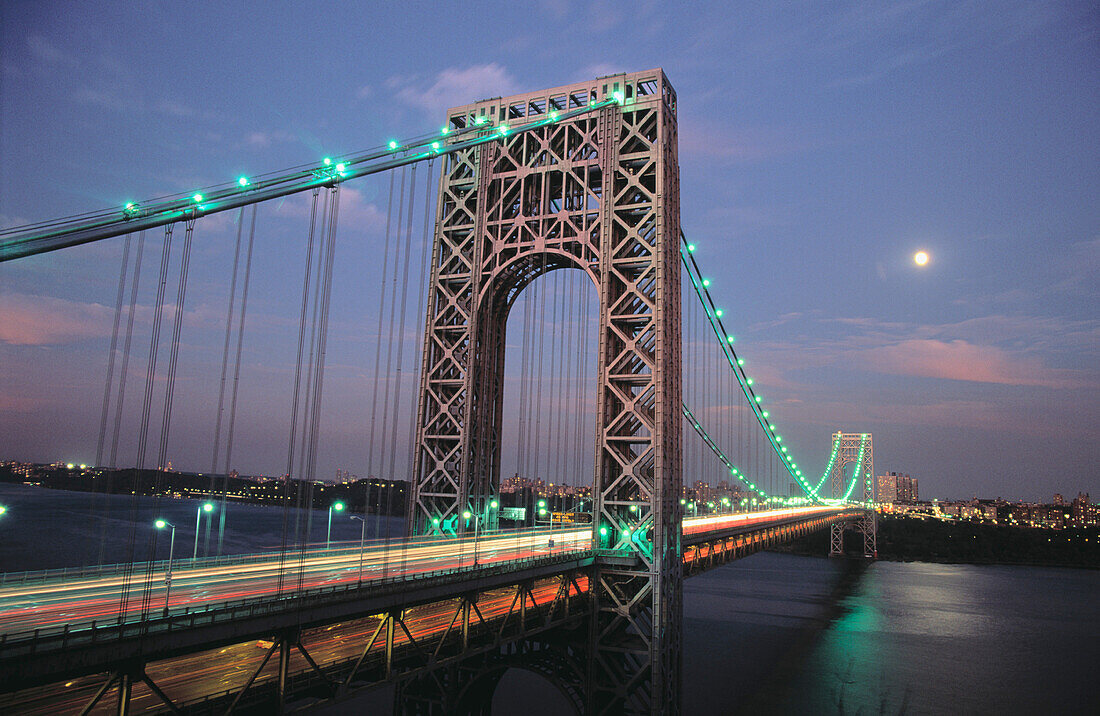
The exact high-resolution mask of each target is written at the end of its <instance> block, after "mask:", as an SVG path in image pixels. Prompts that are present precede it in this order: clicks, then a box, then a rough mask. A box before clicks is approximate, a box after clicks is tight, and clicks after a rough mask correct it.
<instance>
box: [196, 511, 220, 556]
mask: <svg viewBox="0 0 1100 716" xmlns="http://www.w3.org/2000/svg"><path fill="white" fill-rule="evenodd" d="M213 511H214V503H212V502H204V503H202V504H201V505H199V506H198V507H196V508H195V549H194V550H193V551H192V552H191V559H192V560H193V559H195V558H197V557H198V556H199V520H200V519H201V518H202V513H203V512H206V513H210V512H213Z"/></svg>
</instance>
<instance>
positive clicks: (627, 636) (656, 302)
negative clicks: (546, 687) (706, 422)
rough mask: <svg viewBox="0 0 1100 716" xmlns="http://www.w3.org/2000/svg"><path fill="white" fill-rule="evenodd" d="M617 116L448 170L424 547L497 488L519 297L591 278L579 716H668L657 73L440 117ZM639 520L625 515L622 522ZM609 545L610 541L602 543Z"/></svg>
mask: <svg viewBox="0 0 1100 716" xmlns="http://www.w3.org/2000/svg"><path fill="white" fill-rule="evenodd" d="M616 93H622V100H623V104H622V105H621V106H620V105H619V104H617V103H616V104H612V105H609V106H606V107H604V108H603V109H601V110H600V111H599V112H598V113H596V114H590V115H587V116H579V117H575V118H572V119H569V120H567V121H560V122H557V123H555V124H553V125H547V126H545V127H543V128H540V129H538V130H535V131H531V132H528V133H526V134H525V135H523V136H521V137H520V136H517V137H514V138H510V139H509V140H507V141H505V142H502V143H497V144H492V145H488V144H487V145H482V146H479V147H476V148H471V149H469V150H463V151H456V152H453V153H451V154H449V155H448V156H447V159H446V161H445V162H444V166H443V171H442V175H441V177H440V184H439V204H438V211H437V215H436V230H435V242H434V251H433V259H432V277H431V282H430V288H429V296H428V309H427V313H426V317H425V321H426V323H425V336H424V351H423V360H422V365H423V370H422V374H421V384H420V403H419V412H418V418H417V446H416V460H415V471H416V474H415V479H414V494H413V499H412V500H411V501H410V515H409V518H410V519H409V524H410V529H411V530H412V531H413V532H414V533H416V534H430V533H439V532H456V531H458V532H461V531H463V530H464V529H466V528H467V526H466V524H465V521H464V520H462V519H460V516H461V515H462V514H463V513H464V512H466V511H467V510H468V511H470V512H472V513H473V514H475V515H479V516H482V519H484V516H486V515H487V505H488V504H489V502H490V500H492V499H493V498H494V497H495V496H496V494H497V490H498V487H499V484H500V454H501V444H500V436H501V422H502V413H503V375H504V353H505V341H504V339H505V326H506V323H507V318H508V312H509V310H510V308H511V307H512V305H513V304H514V302H515V300H516V298H517V296H518V295H519V293H520V292H521V291H522V290H523V289H524V288H525V287H526V286H527V285H529V284H530V283H531V282H532V281H533V280H534V279H535V278H537V277H538V276H540V275H542V274H544V273H546V272H549V271H552V270H557V269H562V268H574V269H579V270H581V271H584V272H585V274H586V275H588V276H589V278H590V279H591V281H592V283H593V284H594V285H595V286H596V287H597V291H598V294H599V306H600V329H599V331H600V332H599V346H598V357H597V364H598V373H597V374H598V383H597V386H596V388H597V394H596V408H597V416H598V417H597V426H596V432H597V435H596V459H595V474H594V476H593V487H594V489H593V495H594V508H593V509H594V514H595V519H594V520H593V526H592V529H593V539H594V540H596V542H595V543H596V544H600V545H601V547H602V548H603V549H604V550H605V553H606V555H607V556H609V557H610V556H613V557H614V558H615V561H614V563H611V562H608V563H606V564H604V565H603V567H602V568H601V569H600V570H598V572H597V575H598V576H597V577H596V579H595V584H594V591H595V595H596V600H597V604H598V605H599V607H598V609H597V614H596V616H595V617H594V618H593V623H592V625H591V630H592V632H591V639H592V641H591V642H590V645H589V646H590V649H591V652H592V654H593V659H592V664H591V669H590V672H589V675H588V681H589V684H590V686H591V692H590V694H589V697H590V699H591V701H590V703H589V707H588V708H589V711H590V712H592V713H602V712H605V711H626V712H630V713H657V712H660V713H676V712H678V711H679V693H680V658H681V657H680V624H681V620H682V616H681V606H680V591H681V589H680V587H681V579H682V577H681V561H680V552H681V550H680V522H681V511H680V504H679V497H680V491H681V481H682V478H681V448H680V439H681V430H680V405H681V388H680V371H681V366H680V353H681V339H680V297H679V291H680V274H679V271H680V264H679V237H680V216H679V169H678V164H677V149H676V147H677V142H676V94H675V91H674V90H673V89H672V87H671V85H669V83H668V80H667V79H666V78H665V76H664V73H663V72H662V71H661V70H651V71H648V72H639V73H632V74H621V75H614V76H610V77H605V78H601V79H598V80H594V81H592V82H585V83H581V84H576V85H570V86H567V87H559V88H555V89H551V90H545V91H541V92H533V93H529V94H525V95H517V96H514V97H508V98H504V99H494V100H486V101H483V102H478V103H475V104H472V105H467V106H464V107H457V108H454V109H452V110H450V112H449V114H448V118H449V126H451V127H452V128H454V129H462V128H464V127H466V126H468V125H469V123H471V122H473V121H475V119H476V118H478V117H483V116H484V117H488V122H489V123H490V124H493V123H499V122H508V121H512V119H516V121H520V120H519V117H524V118H525V119H526V121H529V120H530V119H531V117H532V116H536V117H537V116H540V114H541V113H546V112H550V111H555V110H563V111H564V110H568V109H570V108H572V107H576V106H583V105H585V104H589V103H593V102H595V103H597V104H598V103H600V102H603V101H605V100H606V99H607V98H609V97H613V96H614V95H615V94H616ZM631 508H633V509H631ZM601 528H603V534H604V535H606V537H602V538H601Z"/></svg>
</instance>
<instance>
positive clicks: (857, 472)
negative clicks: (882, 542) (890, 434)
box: [829, 432, 878, 558]
mask: <svg viewBox="0 0 1100 716" xmlns="http://www.w3.org/2000/svg"><path fill="white" fill-rule="evenodd" d="M833 453H834V454H835V455H836V460H835V461H834V462H833V467H832V470H831V471H830V473H829V490H830V492H831V493H832V496H833V497H835V498H838V499H839V498H845V499H848V500H852V501H856V502H862V503H863V504H864V505H866V506H867V507H868V510H867V511H866V513H864V514H863V515H862V516H861V517H860V518H859V519H858V520H856V522H855V528H856V529H857V530H859V532H860V534H862V535H863V556H864V557H872V558H874V557H877V556H878V523H877V521H876V520H875V512H874V510H872V509H870V506H871V503H873V502H874V500H875V492H874V486H873V483H872V480H873V479H874V478H873V475H874V474H875V450H874V444H873V441H872V439H871V433H843V432H836V433H834V434H833ZM849 464H851V465H852V473H851V477H850V478H845V467H846V466H847V465H849ZM853 482H854V483H855V484H852V483H853ZM849 485H851V489H850V490H849ZM846 524H847V523H845V522H834V523H833V526H832V528H831V529H830V538H829V554H830V555H841V554H844V529H845V526H846Z"/></svg>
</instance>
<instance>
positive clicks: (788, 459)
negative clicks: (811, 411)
mask: <svg viewBox="0 0 1100 716" xmlns="http://www.w3.org/2000/svg"><path fill="white" fill-rule="evenodd" d="M680 241H681V246H680V259H681V261H682V262H683V265H684V269H685V271H686V274H687V276H688V279H689V280H690V281H691V285H692V288H693V289H694V291H695V295H696V297H697V298H698V299H699V303H700V305H701V306H702V307H703V312H704V313H705V314H706V317H707V322H708V324H709V325H710V327H711V330H712V331H713V332H714V336H715V338H716V339H717V340H718V345H719V348H720V349H721V351H722V355H723V356H724V357H725V359H726V362H727V363H728V364H729V367H730V369H731V370H732V371H733V375H734V376H735V377H736V378H737V382H738V385H739V386H740V388H741V392H742V393H743V394H744V396H745V399H746V400H747V401H748V405H749V407H750V408H751V409H752V412H753V415H754V416H755V418H756V421H757V423H758V424H759V425H760V428H761V430H763V432H764V436H765V437H766V438H767V440H768V444H769V445H770V446H771V448H772V450H773V451H774V452H775V454H776V456H777V457H778V458H779V461H780V464H782V465H783V466H784V468H785V469H786V471H787V473H788V474H789V475H790V476H791V478H792V479H794V480H795V482H796V483H797V484H798V485H799V487H800V488H801V489H802V491H803V492H805V493H806V496H807V497H809V498H810V499H811V500H814V501H820V500H821V499H822V498H821V497H820V494H819V493H820V491H821V487H822V486H823V485H824V484H825V481H826V480H827V479H828V476H829V473H830V472H831V471H832V469H833V465H834V463H835V462H836V457H837V450H838V444H837V443H834V444H833V449H832V454H831V455H830V456H829V462H828V465H827V466H826V468H825V471H824V473H823V474H822V476H821V479H820V480H819V481H818V483H817V484H816V485H814V486H811V485H810V484H809V482H807V481H806V479H805V477H804V476H803V474H802V470H801V469H800V468H799V467H798V463H797V462H795V460H794V457H793V455H792V454H791V451H790V449H789V448H788V447H787V446H786V445H783V444H782V443H783V436H782V435H780V434H779V433H778V432H777V428H776V426H775V422H774V420H773V419H772V416H771V414H770V413H769V411H767V410H764V408H763V405H762V402H763V398H762V396H760V395H757V394H756V391H755V390H754V388H753V383H754V381H753V379H752V378H751V377H749V375H748V374H747V373H746V372H745V368H744V366H745V359H744V358H741V357H739V356H738V355H737V352H736V351H735V350H734V348H733V344H734V342H735V338H734V336H733V334H732V333H728V332H727V331H726V327H725V325H724V324H723V322H722V313H723V311H722V309H721V308H718V307H717V306H716V305H715V302H714V299H713V297H712V296H711V293H710V290H709V289H710V279H707V278H704V277H703V274H702V272H701V271H700V269H699V264H698V262H697V261H696V259H695V249H696V247H695V244H693V243H689V242H688V240H687V237H686V236H685V235H684V233H683V232H682V231H681V233H680ZM684 409H685V411H686V410H687V406H684ZM685 415H686V413H685ZM689 420H690V421H693V423H694V424H693V427H695V424H697V422H698V421H695V420H694V418H689ZM696 431H697V432H698V431H699V428H696ZM704 441H706V442H708V445H710V444H711V443H712V442H713V441H712V440H710V438H709V436H708V437H707V438H704ZM711 449H712V450H715V449H716V446H712V447H711ZM724 462H725V460H724ZM861 464H862V463H861ZM729 466H730V467H733V466H732V464H730V465H729ZM857 473H858V470H857ZM732 474H734V475H738V474H739V473H736V472H735V473H732ZM854 484H855V483H854V481H853V483H852V484H851V485H849V487H848V491H847V494H846V495H845V497H844V499H845V500H846V499H847V498H848V496H850V495H851V493H852V489H853V488H854Z"/></svg>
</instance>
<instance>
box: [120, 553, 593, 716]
mask: <svg viewBox="0 0 1100 716" xmlns="http://www.w3.org/2000/svg"><path fill="white" fill-rule="evenodd" d="M588 583H589V580H588V577H587V575H585V574H584V573H582V572H576V571H570V572H565V573H563V574H561V575H559V576H558V577H555V578H554V579H552V580H550V579H544V580H537V581H535V580H528V581H524V582H520V583H518V584H515V585H512V586H511V587H508V588H507V589H509V590H511V592H512V599H511V600H510V604H511V606H510V607H509V608H508V609H507V610H506V611H503V612H502V613H486V612H485V611H484V609H483V608H482V607H481V606H480V604H479V603H480V602H481V601H482V600H483V599H484V596H485V595H484V594H479V593H477V592H470V593H467V594H463V595H461V596H460V597H456V598H455V599H453V600H449V601H450V603H451V613H450V617H449V619H448V620H447V627H446V628H445V629H442V630H439V631H433V632H430V633H418V628H417V626H416V624H415V622H416V620H417V619H418V618H420V617H421V616H422V613H423V612H422V611H421V609H422V608H429V607H432V606H433V605H430V604H426V605H421V607H413V608H409V609H399V610H393V611H389V612H386V613H384V614H380V615H378V616H376V617H372V618H370V619H368V620H365V626H367V628H366V629H365V630H364V636H363V642H362V647H361V649H360V650H359V652H358V654H357V655H355V656H349V657H347V658H340V659H337V660H335V661H331V662H327V663H318V662H317V661H315V660H314V658H313V657H312V655H311V654H310V652H309V650H308V649H307V646H306V645H307V644H308V643H309V641H310V636H311V633H310V632H300V631H297V630H292V631H288V632H286V633H284V634H275V635H273V636H272V640H273V641H272V645H271V647H270V648H269V649H268V651H267V654H266V655H265V656H264V659H263V660H262V661H261V663H260V665H259V667H258V668H257V669H256V670H255V671H254V672H253V673H252V674H251V676H250V678H249V679H248V681H247V683H245V685H244V686H243V687H242V688H240V689H239V690H237V691H235V692H233V693H231V694H227V695H225V696H224V697H218V698H216V699H213V700H208V701H207V703H206V710H210V708H213V707H215V706H217V704H218V703H219V702H220V703H221V704H222V705H221V707H220V708H221V709H224V713H226V714H227V715H228V714H231V713H234V712H236V711H237V710H239V709H245V710H254V709H258V708H263V709H266V710H270V711H273V712H277V711H281V710H282V709H283V708H284V705H285V704H286V702H287V701H288V700H291V701H292V700H293V699H295V698H297V697H300V696H301V695H302V694H305V693H308V694H309V695H310V696H313V697H323V698H328V699H332V700H335V701H341V700H344V699H346V698H348V697H351V696H353V695H355V694H357V693H359V692H361V691H363V690H366V689H371V688H375V687H377V686H380V685H381V684H383V683H386V682H394V681H396V682H398V683H399V684H401V683H406V682H409V680H410V679H412V680H416V679H419V678H420V677H423V678H427V679H435V678H442V677H439V676H438V674H437V672H440V673H442V672H445V671H446V670H447V669H450V668H452V667H456V666H460V665H461V664H463V663H464V662H467V661H469V660H470V659H472V658H476V657H478V656H479V655H485V654H490V655H493V654H499V653H504V652H506V651H507V650H508V649H509V648H511V647H510V646H509V645H511V644H514V643H515V642H517V641H522V640H524V639H530V638H533V637H535V636H537V635H539V634H542V633H544V632H548V631H554V630H559V629H563V628H568V627H570V626H572V627H573V628H574V629H575V628H577V627H580V626H582V625H583V624H584V621H585V617H586V615H587V614H588V613H589V612H590V610H591V608H592V605H591V597H590V595H589V593H588V592H589V590H588ZM501 591H502V590H499V589H498V590H494V592H495V593H497V594H498V595H499V593H500V592H501ZM318 633H327V631H326V632H318ZM345 643H347V642H345ZM311 648H312V647H311ZM295 651H296V652H298V654H299V655H300V656H301V658H302V660H304V661H305V664H304V665H301V664H299V665H298V666H295V665H294V664H293V662H292V659H291V656H292V652H295ZM276 654H278V658H277V659H275V661H276V663H277V668H276V669H275V672H274V673H267V675H266V676H264V674H265V671H266V672H271V669H269V668H268V665H269V663H270V662H271V661H272V660H273V659H272V657H274V656H275V655H276ZM433 674H435V675H434V676H433ZM109 686H110V684H109V685H108V686H107V687H105V688H104V692H106V690H107V688H109ZM448 698H450V697H448Z"/></svg>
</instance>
